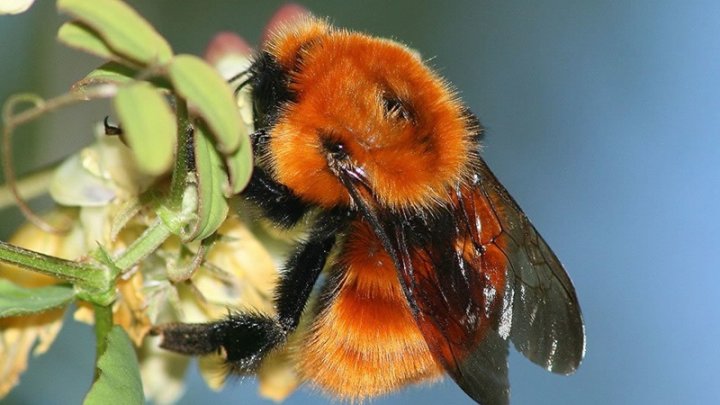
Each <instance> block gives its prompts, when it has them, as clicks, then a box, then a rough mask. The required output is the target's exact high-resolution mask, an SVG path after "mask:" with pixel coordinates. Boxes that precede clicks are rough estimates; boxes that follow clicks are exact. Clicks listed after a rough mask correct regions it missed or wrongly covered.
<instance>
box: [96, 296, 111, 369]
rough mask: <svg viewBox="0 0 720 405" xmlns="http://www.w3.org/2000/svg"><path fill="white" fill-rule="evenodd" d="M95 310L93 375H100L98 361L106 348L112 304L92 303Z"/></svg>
mask: <svg viewBox="0 0 720 405" xmlns="http://www.w3.org/2000/svg"><path fill="white" fill-rule="evenodd" d="M93 309H94V310H95V377H94V379H95V380H97V378H98V377H99V376H100V368H99V367H98V362H99V361H100V356H102V355H103V353H105V350H106V349H107V336H108V334H109V333H110V330H111V329H112V326H113V314H112V305H97V304H96V305H94V306H93Z"/></svg>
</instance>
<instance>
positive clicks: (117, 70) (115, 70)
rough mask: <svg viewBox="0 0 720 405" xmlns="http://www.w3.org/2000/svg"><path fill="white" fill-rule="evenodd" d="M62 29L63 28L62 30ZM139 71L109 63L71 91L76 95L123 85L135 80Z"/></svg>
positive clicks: (79, 82) (89, 75) (76, 84)
mask: <svg viewBox="0 0 720 405" xmlns="http://www.w3.org/2000/svg"><path fill="white" fill-rule="evenodd" d="M61 29H62V28H61ZM137 73H138V71H137V70H135V69H133V68H131V67H128V66H127V65H123V64H121V63H118V62H108V63H105V64H103V65H102V66H100V67H98V68H97V69H95V70H93V71H92V72H90V73H88V74H87V76H85V77H83V78H82V79H80V80H79V81H77V82H75V84H73V85H72V87H71V88H70V90H71V91H72V92H75V93H80V92H84V91H85V90H86V89H87V88H89V87H92V86H99V85H102V84H115V85H121V84H126V83H129V82H131V81H133V80H135V75H137Z"/></svg>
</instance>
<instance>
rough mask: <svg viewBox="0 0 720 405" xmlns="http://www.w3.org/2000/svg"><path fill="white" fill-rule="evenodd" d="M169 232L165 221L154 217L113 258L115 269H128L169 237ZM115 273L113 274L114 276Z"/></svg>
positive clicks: (122, 270)
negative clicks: (135, 237) (142, 230)
mask: <svg viewBox="0 0 720 405" xmlns="http://www.w3.org/2000/svg"><path fill="white" fill-rule="evenodd" d="M170 234H171V233H170V229H168V227H167V226H165V223H163V221H162V220H161V219H160V218H158V219H156V220H155V222H153V223H152V225H150V227H148V228H147V229H146V230H145V232H143V234H142V235H140V237H138V238H137V239H135V241H133V243H132V244H131V245H130V246H128V248H127V249H126V250H125V252H123V253H122V254H121V255H120V256H119V257H118V258H116V259H115V260H114V265H115V268H116V269H117V270H116V271H121V272H124V271H127V270H128V269H130V268H131V267H132V266H134V265H135V264H136V263H138V262H140V261H141V260H142V259H144V258H146V257H147V256H148V255H150V254H151V253H153V252H154V251H155V250H157V248H158V247H160V245H162V244H163V242H165V240H167V238H168V237H170ZM117 275H118V274H115V276H117Z"/></svg>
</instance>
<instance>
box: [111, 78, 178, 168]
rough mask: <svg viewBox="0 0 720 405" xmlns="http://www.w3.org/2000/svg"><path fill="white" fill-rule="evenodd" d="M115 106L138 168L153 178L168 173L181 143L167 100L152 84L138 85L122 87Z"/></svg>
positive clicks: (142, 83)
mask: <svg viewBox="0 0 720 405" xmlns="http://www.w3.org/2000/svg"><path fill="white" fill-rule="evenodd" d="M114 106H115V110H116V111H117V113H118V116H119V118H120V123H121V124H122V129H123V136H124V139H125V141H126V142H127V143H128V145H129V146H130V148H131V149H132V151H133V154H134V155H135V158H136V160H137V164H138V168H139V169H140V170H141V171H143V172H144V173H147V174H150V175H159V174H162V173H165V172H166V171H167V170H168V169H169V168H170V166H171V165H172V163H173V156H174V153H175V145H176V143H177V123H176V122H175V116H174V115H173V113H172V111H171V110H170V106H169V105H168V103H167V102H166V101H165V97H163V95H162V94H161V93H160V92H159V91H158V90H156V89H155V88H154V87H153V86H151V85H150V84H148V83H144V82H137V83H133V84H131V85H129V86H125V87H121V88H120V90H119V91H118V93H117V96H116V97H115V99H114Z"/></svg>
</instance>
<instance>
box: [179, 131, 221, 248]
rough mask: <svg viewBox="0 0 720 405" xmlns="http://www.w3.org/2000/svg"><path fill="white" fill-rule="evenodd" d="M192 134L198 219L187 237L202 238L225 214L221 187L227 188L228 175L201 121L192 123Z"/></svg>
mask: <svg viewBox="0 0 720 405" xmlns="http://www.w3.org/2000/svg"><path fill="white" fill-rule="evenodd" d="M194 138H195V170H196V173H197V187H198V191H197V192H198V205H197V209H198V219H197V223H196V224H195V226H194V228H193V230H192V231H191V233H190V235H189V237H188V239H191V240H202V239H205V238H207V237H208V236H210V235H211V234H212V233H213V232H215V231H216V230H217V229H218V228H219V227H220V225H221V224H222V223H223V221H225V218H226V217H227V213H228V204H227V201H226V200H225V196H224V190H226V189H227V186H228V178H227V174H226V173H225V168H224V167H223V163H222V160H220V155H219V154H218V152H217V151H216V150H215V148H214V147H213V144H212V142H211V141H210V139H209V138H208V135H207V131H206V130H205V128H203V126H202V125H197V126H196V127H195V137H194Z"/></svg>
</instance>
